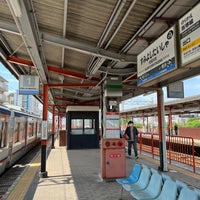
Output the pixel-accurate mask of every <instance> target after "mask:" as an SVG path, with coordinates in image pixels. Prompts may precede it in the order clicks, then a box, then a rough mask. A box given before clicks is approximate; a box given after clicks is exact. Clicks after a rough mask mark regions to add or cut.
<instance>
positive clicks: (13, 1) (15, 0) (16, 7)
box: [9, 0, 22, 17]
mask: <svg viewBox="0 0 200 200" xmlns="http://www.w3.org/2000/svg"><path fill="white" fill-rule="evenodd" d="M9 2H10V5H11V7H12V10H13V12H14V14H15V16H16V17H21V16H22V11H21V7H20V2H19V0H9Z"/></svg>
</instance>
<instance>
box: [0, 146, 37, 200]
mask: <svg viewBox="0 0 200 200" xmlns="http://www.w3.org/2000/svg"><path fill="white" fill-rule="evenodd" d="M40 147H41V146H40V145H37V146H36V147H34V148H33V149H32V150H30V151H29V152H28V153H27V154H26V155H25V156H24V157H23V158H21V159H20V160H19V161H17V162H16V163H15V164H14V165H13V166H12V167H11V168H8V169H7V170H6V171H5V172H4V173H3V174H2V175H1V176H0V200H3V199H5V198H4V197H5V196H6V195H7V194H8V193H9V191H10V190H11V189H12V187H14V185H15V184H16V183H17V181H18V179H19V178H20V177H21V176H22V174H23V172H24V171H25V169H26V167H27V166H28V164H30V162H31V161H32V159H33V158H34V157H35V155H37V153H38V152H39V151H40Z"/></svg>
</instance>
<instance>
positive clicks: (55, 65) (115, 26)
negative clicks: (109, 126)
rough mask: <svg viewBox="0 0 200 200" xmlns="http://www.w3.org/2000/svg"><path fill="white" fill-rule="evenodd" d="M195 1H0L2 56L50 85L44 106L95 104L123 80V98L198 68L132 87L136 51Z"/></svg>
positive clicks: (62, 108)
mask: <svg viewBox="0 0 200 200" xmlns="http://www.w3.org/2000/svg"><path fill="white" fill-rule="evenodd" d="M198 2H199V0H184V1H183V0H0V61H1V62H2V63H3V64H4V65H5V66H6V67H7V68H8V69H9V70H10V71H11V72H12V73H13V74H14V75H15V77H16V78H19V75H27V74H30V75H38V76H39V77H40V94H39V95H36V97H37V98H38V99H39V100H40V101H41V102H42V94H43V85H44V84H48V86H49V105H56V108H57V110H58V111H59V112H60V113H65V110H66V106H68V105H99V102H100V100H99V99H100V94H101V92H100V90H101V84H102V83H103V81H104V80H105V79H106V77H108V76H120V77H122V88H123V96H122V97H121V100H125V99H128V98H131V97H135V96H138V95H140V94H143V93H145V92H149V91H152V90H155V89H157V88H160V87H163V86H167V85H168V84H170V83H173V82H176V81H178V80H183V79H186V78H189V77H191V76H194V75H197V74H199V73H200V70H199V69H198V68H197V67H195V68H181V69H179V68H178V69H177V70H175V72H174V75H173V76H172V75H170V76H167V75H166V77H165V79H156V80H154V81H153V82H150V83H149V84H147V85H145V86H140V87H138V86H137V81H138V77H137V55H138V54H140V53H141V52H142V51H143V50H144V49H145V48H147V47H148V46H149V45H150V44H151V43H152V42H153V41H155V40H156V39H157V38H159V37H160V36H161V35H162V34H163V33H164V32H165V31H166V30H168V29H169V28H170V27H171V26H172V25H174V24H175V23H177V22H178V20H179V19H180V18H181V17H182V16H183V15H185V14H186V13H187V12H188V11H189V10H191V9H192V8H193V7H194V6H195V5H197V3H198Z"/></svg>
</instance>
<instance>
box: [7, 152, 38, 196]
mask: <svg viewBox="0 0 200 200" xmlns="http://www.w3.org/2000/svg"><path fill="white" fill-rule="evenodd" d="M40 158H41V156H40V154H38V155H37V156H36V158H35V159H34V160H33V162H32V163H31V164H30V165H29V166H28V168H27V169H26V171H25V173H24V174H23V175H22V177H21V178H20V180H19V181H18V182H17V184H16V185H15V186H14V188H13V190H12V191H11V193H10V194H9V195H8V197H7V198H6V200H22V199H24V198H25V196H26V193H27V191H28V189H29V187H30V185H31V183H32V182H33V179H34V177H35V175H36V173H38V172H39V167H40Z"/></svg>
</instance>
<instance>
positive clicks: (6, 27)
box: [0, 22, 137, 63]
mask: <svg viewBox="0 0 200 200" xmlns="http://www.w3.org/2000/svg"><path fill="white" fill-rule="evenodd" d="M0 30H3V31H6V32H11V33H13V34H17V35H19V31H18V30H17V28H16V26H15V25H14V24H11V23H3V22H0ZM41 40H43V41H44V42H46V43H50V44H53V45H56V46H60V47H62V48H66V49H73V50H75V51H79V52H82V53H86V54H90V55H93V56H97V57H101V58H105V59H109V60H114V61H121V62H123V63H137V56H136V55H126V54H118V53H114V52H111V51H107V50H104V49H101V48H98V47H93V46H91V45H87V44H83V43H80V42H76V41H72V40H69V39H66V38H62V37H57V36H53V35H50V34H47V33H44V32H43V33H41Z"/></svg>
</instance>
